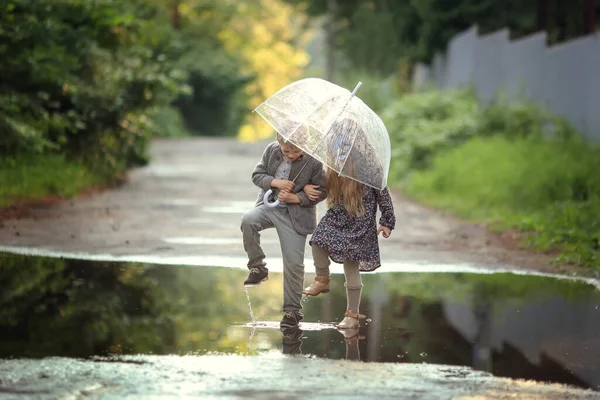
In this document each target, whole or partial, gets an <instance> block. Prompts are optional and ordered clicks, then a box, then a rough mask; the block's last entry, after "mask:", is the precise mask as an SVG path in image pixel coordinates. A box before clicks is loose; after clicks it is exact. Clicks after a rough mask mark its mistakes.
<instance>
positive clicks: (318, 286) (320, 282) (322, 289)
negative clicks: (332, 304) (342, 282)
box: [302, 275, 331, 296]
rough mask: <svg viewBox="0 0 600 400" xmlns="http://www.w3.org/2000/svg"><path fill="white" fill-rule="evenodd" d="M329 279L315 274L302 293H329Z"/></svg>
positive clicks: (314, 294)
mask: <svg viewBox="0 0 600 400" xmlns="http://www.w3.org/2000/svg"><path fill="white" fill-rule="evenodd" d="M330 280H331V279H330V278H329V277H328V276H320V275H317V276H316V277H315V281H314V282H313V283H311V284H310V286H308V287H306V288H305V289H304V290H303V291H302V293H304V294H305V295H307V296H316V295H318V294H320V293H329V281H330Z"/></svg>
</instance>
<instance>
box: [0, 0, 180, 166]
mask: <svg viewBox="0 0 600 400" xmlns="http://www.w3.org/2000/svg"><path fill="white" fill-rule="evenodd" d="M3 7H4V8H3V11H2V13H1V14H0V26H1V27H2V29H1V30H0V41H1V42H2V43H4V45H3V46H1V47H0V58H1V59H2V60H3V62H2V64H1V65H0V77H1V78H0V87H1V89H2V90H1V93H2V94H1V95H0V155H5V156H6V155H11V154H15V153H30V152H34V153H35V152H37V153H40V152H43V151H64V152H69V153H70V154H72V155H73V154H75V155H79V154H84V153H89V152H94V153H95V155H94V157H92V158H93V159H95V160H99V159H103V160H102V161H105V162H106V163H108V164H110V165H111V168H112V167H113V166H115V165H116V164H123V165H130V164H139V163H141V162H144V161H145V159H146V156H145V154H144V149H145V142H146V141H147V138H148V136H149V131H148V130H149V127H148V123H149V112H150V110H152V109H153V108H154V107H157V106H163V105H167V104H169V103H170V102H171V101H172V100H173V99H174V98H175V97H176V96H177V95H178V94H179V93H180V91H181V90H182V89H183V88H184V86H183V82H184V81H185V78H186V75H185V73H184V72H183V71H182V70H180V69H178V68H177V60H178V58H179V57H180V56H181V54H180V51H181V46H180V45H179V44H178V43H179V42H178V35H177V32H175V31H174V30H173V29H172V28H171V26H170V23H169V22H168V21H166V20H163V19H162V18H161V17H160V13H159V10H158V9H157V8H154V7H152V6H150V5H149V4H147V3H146V2H145V1H142V0H99V1H94V2H85V1H83V2H82V1H78V0H37V1H31V0H10V1H8V4H7V5H6V6H3ZM124 157H125V158H126V159H125V160H124V161H123V160H121V159H122V158H124ZM117 161H118V162H117Z"/></svg>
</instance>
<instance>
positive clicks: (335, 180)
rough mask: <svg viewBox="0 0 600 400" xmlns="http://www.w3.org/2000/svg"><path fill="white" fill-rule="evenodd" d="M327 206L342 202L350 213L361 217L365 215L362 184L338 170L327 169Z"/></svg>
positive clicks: (331, 206)
mask: <svg viewBox="0 0 600 400" xmlns="http://www.w3.org/2000/svg"><path fill="white" fill-rule="evenodd" d="M326 176H327V207H329V208H333V207H334V206H335V205H336V204H338V203H341V204H342V205H343V206H344V208H345V209H346V211H347V212H348V214H350V215H354V216H357V217H361V216H363V215H365V205H364V204H363V195H362V186H363V185H362V184H361V183H359V182H357V181H355V180H354V179H350V178H346V177H345V176H340V175H339V174H338V173H337V172H335V171H334V170H331V169H327V172H326Z"/></svg>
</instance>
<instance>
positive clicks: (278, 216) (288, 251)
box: [241, 204, 306, 312]
mask: <svg viewBox="0 0 600 400" xmlns="http://www.w3.org/2000/svg"><path fill="white" fill-rule="evenodd" d="M268 228H275V229H276V230H277V235H278V236H279V243H280V245H281V255H282V258H283V311H284V312H286V311H300V310H301V309H302V289H303V285H304V248H305V246H306V235H300V234H299V233H298V232H296V230H295V229H294V227H293V226H292V220H291V218H290V215H289V212H288V209H287V207H272V208H271V207H267V206H265V205H264V204H263V205H261V206H258V207H255V208H253V209H252V210H250V211H248V212H247V213H246V214H245V215H244V216H243V217H242V226H241V229H242V236H243V240H244V250H246V253H248V269H250V268H259V269H262V270H267V268H266V265H267V264H266V263H265V253H264V252H263V250H262V248H261V247H260V231H262V230H263V229H268Z"/></svg>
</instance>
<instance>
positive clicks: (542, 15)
mask: <svg viewBox="0 0 600 400" xmlns="http://www.w3.org/2000/svg"><path fill="white" fill-rule="evenodd" d="M536 25H537V26H536V30H537V31H538V32H539V31H547V30H548V0H538V2H537V21H536Z"/></svg>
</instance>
